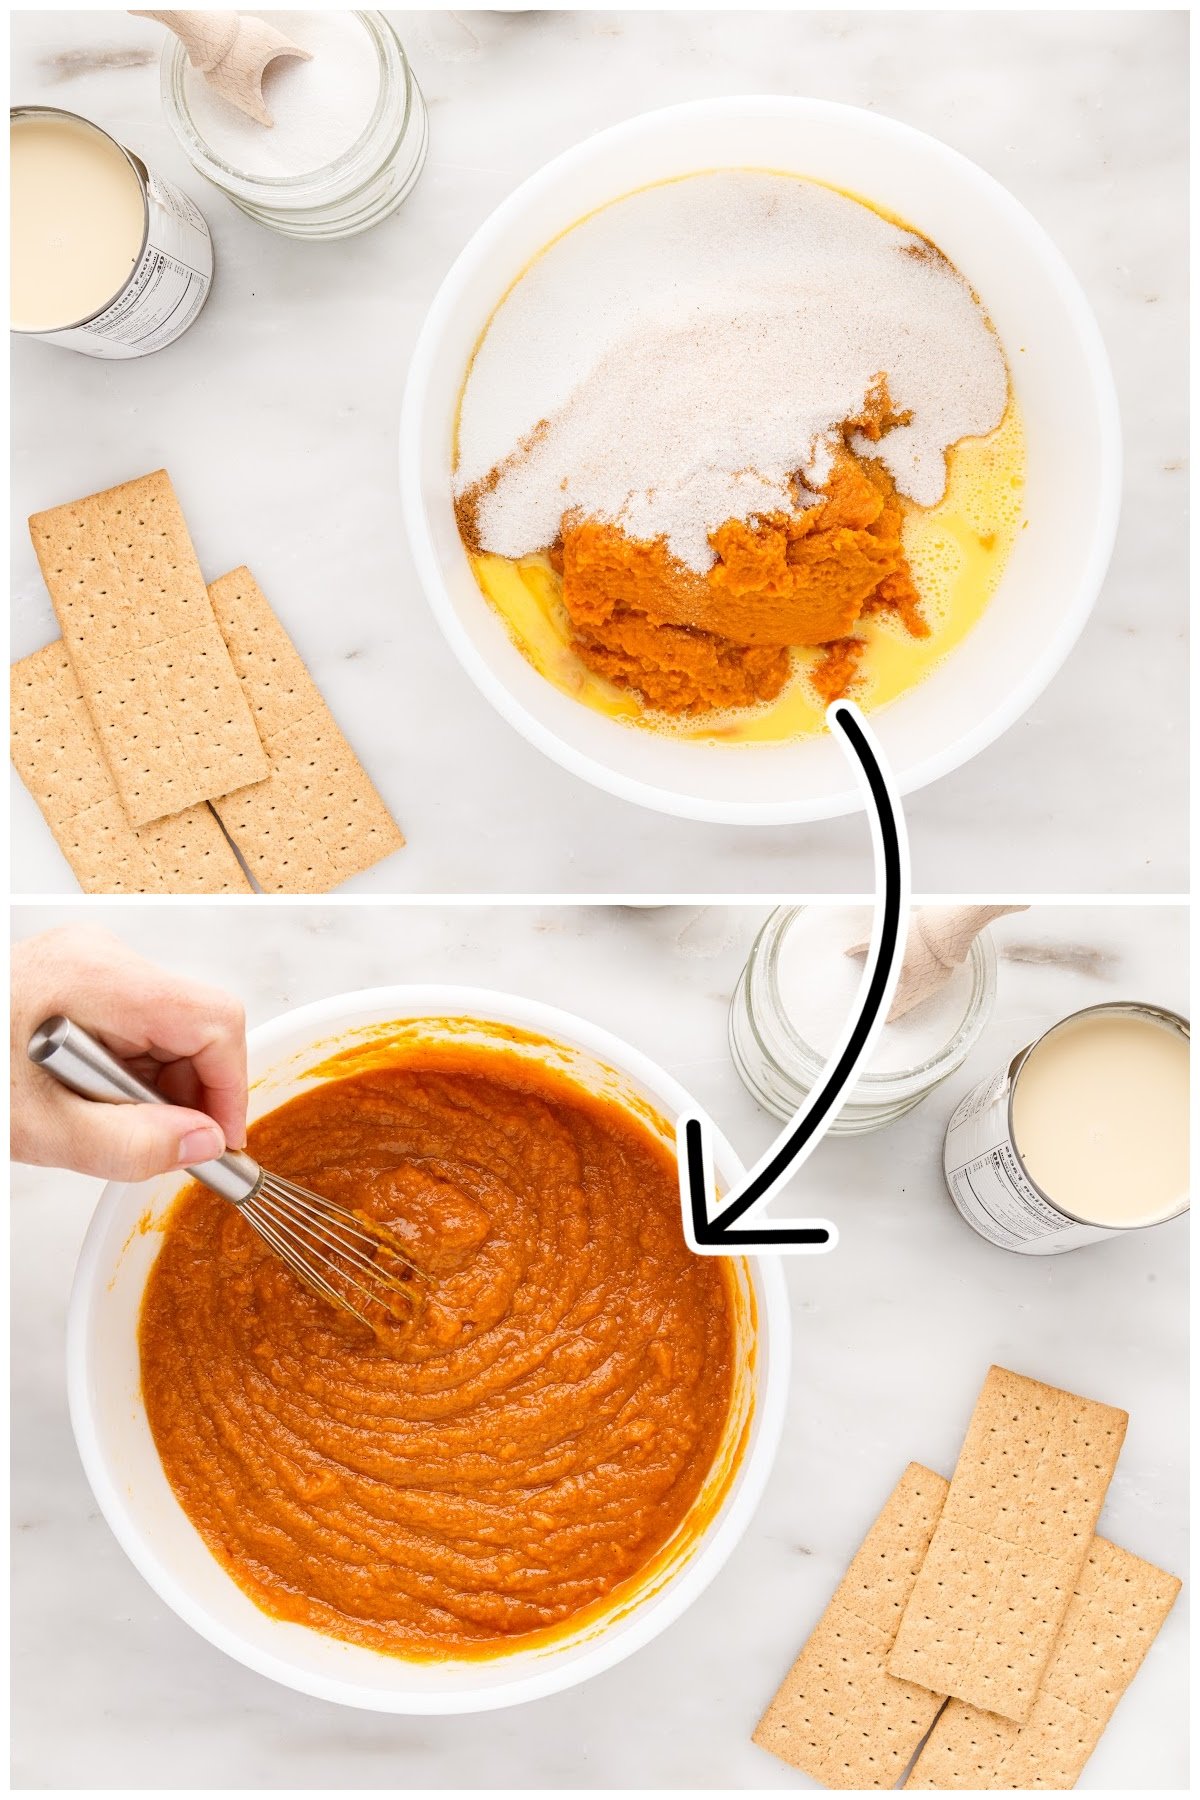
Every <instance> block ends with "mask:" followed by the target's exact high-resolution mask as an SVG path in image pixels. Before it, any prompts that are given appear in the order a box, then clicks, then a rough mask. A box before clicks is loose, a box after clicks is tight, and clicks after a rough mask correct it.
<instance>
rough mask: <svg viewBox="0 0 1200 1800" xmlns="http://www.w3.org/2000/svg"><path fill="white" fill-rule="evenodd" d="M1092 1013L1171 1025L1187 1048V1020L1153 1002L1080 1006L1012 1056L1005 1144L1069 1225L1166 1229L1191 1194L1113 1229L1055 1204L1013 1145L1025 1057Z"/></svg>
mask: <svg viewBox="0 0 1200 1800" xmlns="http://www.w3.org/2000/svg"><path fill="white" fill-rule="evenodd" d="M1095 1013H1142V1014H1145V1015H1149V1016H1150V1017H1151V1018H1156V1019H1159V1020H1162V1021H1163V1022H1164V1023H1166V1024H1168V1025H1171V1026H1172V1027H1173V1028H1174V1029H1175V1030H1176V1031H1178V1032H1179V1034H1180V1036H1181V1037H1184V1038H1186V1039H1187V1040H1188V1043H1189V1044H1190V1043H1191V1038H1192V1025H1191V1020H1190V1019H1185V1018H1184V1016H1183V1014H1182V1013H1177V1012H1175V1011H1174V1010H1173V1009H1172V1008H1171V1007H1169V1006H1159V1005H1158V1004H1157V1003H1156V1002H1155V1001H1153V1000H1100V1001H1098V1002H1097V1003H1096V1005H1095V1006H1081V1007H1080V1008H1079V1009H1078V1011H1077V1012H1072V1013H1066V1014H1065V1015H1064V1016H1063V1017H1062V1018H1061V1019H1056V1020H1055V1021H1054V1023H1053V1025H1047V1027H1046V1029H1045V1031H1043V1032H1042V1033H1041V1034H1040V1035H1039V1036H1038V1037H1035V1038H1033V1039H1032V1040H1031V1041H1030V1042H1029V1043H1028V1044H1026V1046H1025V1048H1024V1049H1023V1050H1018V1051H1017V1053H1016V1055H1015V1056H1014V1057H1013V1058H1012V1059H1011V1061H1010V1062H1009V1065H1008V1073H1007V1081H1008V1093H1007V1095H1006V1096H1005V1102H1004V1118H1005V1125H1006V1127H1007V1130H1008V1141H1009V1143H1010V1144H1011V1145H1012V1149H1013V1155H1014V1156H1015V1157H1016V1159H1017V1162H1018V1163H1019V1165H1020V1168H1021V1173H1022V1175H1023V1176H1024V1177H1025V1180H1026V1181H1027V1182H1028V1183H1029V1185H1030V1187H1031V1188H1032V1189H1033V1191H1034V1193H1035V1194H1037V1195H1038V1197H1039V1199H1041V1200H1044V1201H1045V1203H1046V1205H1047V1206H1048V1207H1050V1208H1051V1209H1052V1211H1054V1212H1056V1213H1059V1214H1060V1215H1061V1216H1062V1218H1064V1219H1068V1220H1070V1222H1071V1224H1072V1225H1087V1226H1091V1227H1092V1229H1093V1230H1101V1229H1103V1230H1104V1231H1107V1232H1111V1233H1112V1234H1113V1235H1114V1236H1117V1235H1119V1234H1121V1233H1123V1232H1126V1231H1149V1230H1152V1229H1153V1228H1154V1227H1155V1226H1158V1225H1169V1224H1170V1223H1171V1221H1172V1220H1173V1219H1181V1218H1182V1217H1183V1215H1184V1213H1186V1212H1189V1211H1190V1210H1191V1204H1192V1197H1191V1194H1190V1193H1189V1194H1187V1195H1186V1196H1185V1198H1184V1200H1183V1202H1182V1203H1181V1205H1179V1206H1178V1207H1176V1209H1175V1211H1174V1212H1171V1213H1165V1214H1164V1215H1163V1217H1162V1218H1161V1219H1154V1220H1152V1221H1150V1222H1147V1221H1145V1220H1143V1221H1141V1223H1139V1224H1133V1225H1113V1224H1110V1223H1109V1222H1108V1221H1107V1220H1099V1219H1085V1218H1081V1217H1080V1215H1079V1214H1078V1213H1073V1212H1071V1211H1070V1210H1069V1209H1068V1208H1067V1207H1065V1206H1064V1205H1063V1204H1062V1202H1061V1201H1059V1200H1055V1199H1054V1198H1053V1196H1052V1195H1050V1194H1048V1193H1047V1192H1046V1190H1045V1188H1044V1187H1042V1186H1041V1184H1040V1183H1039V1182H1037V1181H1035V1180H1034V1178H1033V1176H1032V1175H1031V1174H1030V1172H1029V1168H1028V1165H1027V1164H1026V1161H1025V1158H1024V1157H1023V1156H1022V1155H1021V1149H1020V1146H1019V1144H1018V1143H1017V1135H1016V1132H1015V1130H1014V1129H1013V1099H1014V1097H1015V1095H1016V1091H1017V1082H1018V1081H1019V1079H1020V1075H1021V1070H1022V1069H1023V1068H1024V1067H1025V1064H1026V1062H1027V1061H1028V1060H1029V1057H1030V1056H1031V1055H1032V1054H1033V1052H1034V1051H1035V1050H1036V1049H1037V1047H1038V1045H1039V1044H1044V1043H1045V1041H1046V1039H1047V1038H1048V1037H1053V1035H1054V1033H1055V1032H1056V1031H1061V1029H1062V1027H1063V1026H1064V1025H1071V1024H1073V1023H1074V1022H1075V1020H1076V1019H1086V1018H1089V1017H1091V1016H1092V1015H1094V1014H1095Z"/></svg>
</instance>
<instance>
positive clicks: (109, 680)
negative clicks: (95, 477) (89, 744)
mask: <svg viewBox="0 0 1200 1800" xmlns="http://www.w3.org/2000/svg"><path fill="white" fill-rule="evenodd" d="M29 533H30V536H31V538H32V539H33V547H34V550H35V551H36V553H37V559H38V562H39V563H40V564H41V569H42V574H43V576H44V577H45V581H46V586H47V588H48V589H49V591H50V599H51V602H52V604H53V606H54V611H55V613H56V614H57V616H58V622H59V624H60V626H61V627H62V634H63V642H64V644H65V646H66V650H67V654H68V655H69V656H70V658H71V663H72V666H73V667H74V670H75V673H76V676H77V677H78V681H79V687H80V690H81V692H82V695H83V699H84V701H85V703H86V705H87V709H88V711H89V713H90V714H91V718H92V723H93V725H94V726H95V728H96V733H97V736H98V738H99V741H100V745H101V748H102V750H103V753H104V756H105V757H106V759H107V761H108V765H109V768H110V769H111V771H112V778H113V782H114V784H115V787H116V791H117V793H118V795H119V797H120V800H121V803H122V805H123V807H124V809H125V812H126V814H127V816H128V818H129V821H130V823H131V824H133V825H147V824H149V823H150V822H151V821H152V820H155V819H163V818H167V817H169V816H171V815H172V814H176V813H181V812H183V811H184V810H185V809H186V808H188V807H191V806H194V805H195V804H196V803H197V802H198V801H201V800H211V799H213V798H214V796H216V795H217V794H226V793H230V792H232V790H233V789H234V788H240V787H245V786H246V784H247V783H248V782H250V781H258V780H261V779H262V778H263V777H265V776H266V775H267V773H268V764H267V758H266V754H265V752H264V750H263V747H262V744H261V743H260V742H259V739H258V734H257V733H256V731H255V729H254V722H253V720H252V718H251V716H250V709H249V707H248V706H247V704H246V700H245V697H244V695H243V693H242V690H241V687H240V686H239V684H238V680H237V677H236V675H235V674H234V671H233V665H232V663H231V661H230V658H229V652H228V650H227V649H226V647H225V641H224V639H223V638H222V636H221V633H220V631H219V629H218V627H217V622H216V620H215V618H214V617H213V610H212V606H211V603H210V601H209V598H208V592H207V590H206V588H205V585H204V577H203V575H202V574H201V572H200V565H199V563H198V562H197V561H196V553H195V551H194V549H193V548H192V542H191V538H190V537H189V536H188V529H187V525H186V524H185V522H184V518H183V513H182V512H181V510H180V507H179V502H178V500H177V499H176V497H175V490H174V489H173V488H172V486H171V482H170V478H169V477H168V475H167V474H166V471H165V470H163V469H159V470H157V471H156V472H155V473H154V474H153V475H144V476H142V477H141V478H140V479H139V480H137V481H127V482H125V483H123V484H122V485H121V486H120V487H114V488H108V489H107V490H105V492H103V493H99V494H90V495H88V496H87V497H86V498H84V499H82V500H75V501H72V502H70V503H69V504H68V505H66V506H56V507H54V508H53V509H52V510H51V511H49V512H43V513H35V514H34V515H33V517H32V518H31V519H30V521H29Z"/></svg>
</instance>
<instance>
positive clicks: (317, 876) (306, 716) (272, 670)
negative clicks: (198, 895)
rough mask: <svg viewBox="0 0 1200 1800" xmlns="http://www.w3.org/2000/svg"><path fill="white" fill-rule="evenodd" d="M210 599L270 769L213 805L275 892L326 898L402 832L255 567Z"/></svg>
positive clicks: (392, 846)
mask: <svg viewBox="0 0 1200 1800" xmlns="http://www.w3.org/2000/svg"><path fill="white" fill-rule="evenodd" d="M209 595H210V598H211V601H212V607H213V612H214V614H215V616H216V619H217V623H218V625H219V627H220V629H221V632H222V634H223V636H224V638H225V641H226V643H227V644H228V646H229V653H230V656H231V657H232V659H233V666H234V668H235V670H236V671H237V678H238V680H239V682H240V683H241V687H242V692H243V693H244V695H245V697H246V699H247V701H248V703H249V706H250V710H251V712H252V714H253V717H254V720H255V723H256V725H257V729H258V733H259V736H260V738H261V741H262V744H263V747H264V749H265V750H266V754H267V760H268V764H269V770H270V772H269V774H268V776H267V778H266V780H265V781H259V782H257V783H256V784H255V785H254V786H253V787H243V788H242V789H241V790H240V791H239V792H237V793H229V794H226V795H224V796H222V797H219V798H217V799H215V800H214V802H213V804H214V806H215V807H216V810H217V813H218V814H219V815H220V818H221V822H222V824H223V825H224V826H225V829H226V831H228V833H229V835H230V837H231V838H232V839H233V841H234V843H235V844H236V845H237V847H238V850H239V851H240V852H241V854H242V856H243V857H244V858H245V861H246V865H247V867H248V868H249V869H250V872H251V874H252V875H253V876H254V879H255V880H256V881H257V882H258V884H259V886H260V887H261V888H263V889H264V890H265V891H266V892H267V893H274V894H326V893H328V892H329V891H330V889H331V888H335V887H337V886H338V884H339V883H340V882H343V881H345V880H347V879H348V877H349V876H351V875H356V874H358V873H359V872H360V871H361V870H363V869H369V868H371V867H372V865H373V864H375V863H377V862H381V861H382V859H383V858H384V857H385V856H390V855H391V854H392V852H393V851H394V850H399V849H400V848H401V847H402V845H403V843H404V837H403V834H402V833H401V831H400V829H399V827H398V826H397V825H396V823H395V821H394V820H393V818H392V816H391V814H390V813H389V812H388V810H387V807H386V806H385V805H384V803H383V801H382V800H381V799H380V797H379V795H378V794H377V793H376V791H375V788H374V787H373V786H372V784H371V781H370V778H369V777H368V775H367V773H366V771H365V770H364V769H363V767H362V764H361V763H360V762H359V760H358V758H357V757H356V756H355V754H354V752H353V750H351V748H350V746H349V744H348V743H347V742H346V740H345V738H344V737H343V736H342V734H341V732H340V731H339V730H338V727H337V725H336V724H335V722H334V719H333V715H332V714H331V713H330V711H329V708H328V707H327V706H326V704H325V702H324V700H323V699H322V698H321V695H320V693H319V692H318V690H317V688H316V686H315V684H314V682H313V679H312V677H311V676H310V674H309V672H308V670H307V669H306V668H305V666H304V663H303V662H302V660H301V658H300V656H299V654H298V652H297V650H296V647H295V645H294V644H293V643H292V641H291V639H290V638H289V637H288V635H287V632H286V631H285V630H284V629H283V626H282V625H281V624H280V623H279V620H278V619H277V618H276V617H275V614H274V613H273V612H272V610H271V608H270V606H269V605H268V603H267V600H266V598H265V596H264V595H263V593H262V591H261V589H260V588H259V586H258V583H257V582H256V581H255V579H254V577H253V575H251V573H250V571H249V569H246V568H240V569H234V570H233V571H232V572H231V573H230V574H228V575H222V576H221V578H220V579H219V580H218V581H214V582H213V584H212V586H211V587H210V588H209Z"/></svg>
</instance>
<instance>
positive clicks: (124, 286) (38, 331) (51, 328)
mask: <svg viewBox="0 0 1200 1800" xmlns="http://www.w3.org/2000/svg"><path fill="white" fill-rule="evenodd" d="M46 117H49V118H53V119H71V120H73V121H74V122H75V124H76V125H86V126H87V128H88V130H89V131H95V132H97V133H98V134H99V135H100V136H101V137H103V138H107V139H108V141H109V143H110V144H112V145H113V146H114V147H115V148H116V149H117V150H119V151H120V152H121V155H122V156H123V157H124V158H125V161H126V162H127V163H128V164H129V167H130V168H131V169H132V171H133V175H134V179H135V180H136V182H137V184H138V191H139V192H140V194H141V196H142V242H141V246H140V248H139V250H138V253H137V261H136V262H135V263H134V265H133V267H132V269H131V270H130V271H129V274H128V275H127V276H126V278H125V280H124V281H123V282H122V283H121V285H120V287H119V288H118V289H117V291H116V293H115V294H110V295H109V297H108V299H107V300H106V301H105V302H104V304H103V305H102V306H98V307H97V308H96V310H95V311H94V312H90V313H88V314H87V316H86V317H85V318H82V319H72V320H70V321H69V322H68V323H67V324H65V325H42V326H40V327H32V328H31V327H29V326H23V325H13V326H12V327H11V328H10V329H11V331H12V335H13V336H14V337H29V338H40V337H50V336H52V335H53V334H54V333H55V332H58V331H80V330H82V329H83V328H84V327H85V326H88V325H90V324H92V322H93V321H94V320H96V319H98V318H99V317H100V316H101V314H102V313H106V312H107V311H108V309H109V307H110V306H115V305H116V303H117V301H118V300H119V299H120V298H121V296H122V294H124V293H126V292H127V291H128V289H129V288H130V287H131V286H132V285H133V279H134V276H135V275H136V274H137V272H138V270H139V268H140V267H141V264H142V258H143V257H144V256H145V254H146V249H147V246H148V245H149V242H150V194H149V188H148V186H147V180H148V171H147V168H146V165H145V163H144V162H141V158H140V157H135V156H134V153H133V151H132V150H128V149H126V147H125V145H124V144H122V143H121V142H120V140H119V139H118V138H115V137H114V136H113V134H112V132H111V131H105V129H104V127H103V125H97V123H96V121H95V120H94V119H88V118H85V117H84V115H83V114H82V113H77V112H70V111H69V110H68V109H67V108H66V107H65V106H10V107H9V109H8V121H9V130H10V131H11V129H12V122H13V120H14V119H17V118H22V119H28V118H46ZM139 164H140V165H141V166H140V167H139Z"/></svg>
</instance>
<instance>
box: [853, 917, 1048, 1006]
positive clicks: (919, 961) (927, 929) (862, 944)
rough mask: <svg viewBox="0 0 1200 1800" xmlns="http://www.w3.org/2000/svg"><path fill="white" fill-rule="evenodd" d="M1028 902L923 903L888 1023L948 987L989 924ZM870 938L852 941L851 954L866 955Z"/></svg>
mask: <svg viewBox="0 0 1200 1800" xmlns="http://www.w3.org/2000/svg"><path fill="white" fill-rule="evenodd" d="M1028 910H1029V909H1028V907H1025V906H920V907H918V908H917V910H916V912H915V913H914V914H913V915H912V918H911V919H910V920H909V925H908V943H907V945H906V946H905V951H904V961H903V963H902V964H901V965H900V979H899V981H898V982H897V983H896V992H895V995H894V997H893V1000H892V1010H891V1012H890V1013H889V1014H888V1023H889V1024H891V1023H892V1022H893V1021H894V1020H896V1019H902V1018H903V1017H904V1015H905V1013H908V1012H911V1011H912V1010H913V1008H914V1006H920V1004H921V1002H922V1000H928V999H929V998H930V996H931V995H932V994H936V993H937V991H938V989H939V988H940V987H944V986H945V984H946V983H947V982H948V981H949V979H950V977H951V975H952V974H953V973H954V971H955V969H956V968H957V967H958V965H959V963H961V962H962V960H963V958H964V957H965V956H966V954H967V952H968V950H969V949H970V948H971V945H972V944H973V943H974V942H975V939H976V938H977V937H978V936H979V934H980V932H981V931H982V930H983V929H984V927H985V926H986V925H990V924H991V922H992V920H993V919H1001V918H1003V917H1004V915H1005V913H1017V912H1028ZM869 944H870V939H869V938H863V939H862V940H861V941H859V942H857V943H854V944H848V945H847V946H846V955H847V956H865V955H866V952H867V949H868V946H869Z"/></svg>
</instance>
